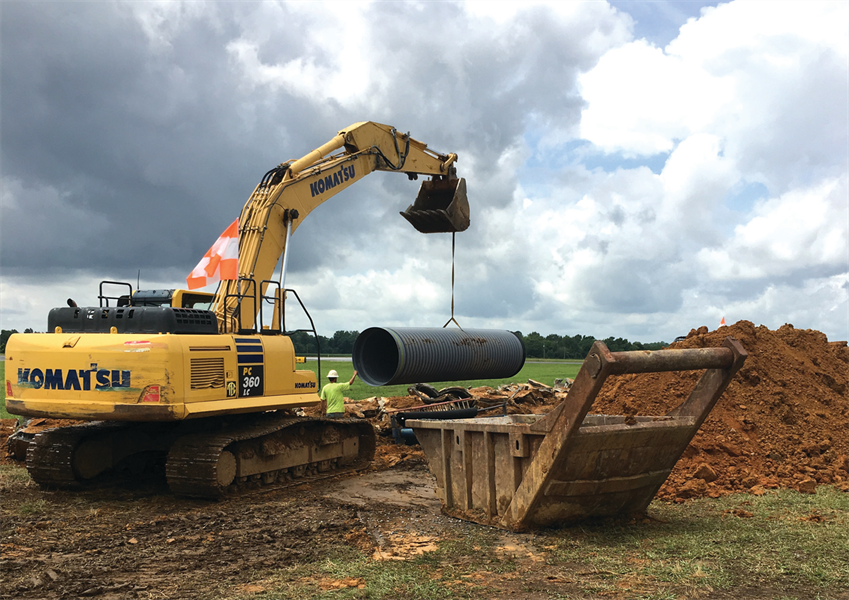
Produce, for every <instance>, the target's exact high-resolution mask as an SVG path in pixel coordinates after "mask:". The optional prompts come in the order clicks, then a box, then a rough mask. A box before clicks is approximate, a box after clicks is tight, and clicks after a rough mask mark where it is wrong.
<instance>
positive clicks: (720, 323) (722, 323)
mask: <svg viewBox="0 0 849 600" xmlns="http://www.w3.org/2000/svg"><path fill="white" fill-rule="evenodd" d="M719 326H720V327H725V317H724V316H723V317H722V320H721V321H720V322H719Z"/></svg>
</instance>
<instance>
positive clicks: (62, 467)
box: [26, 421, 128, 488]
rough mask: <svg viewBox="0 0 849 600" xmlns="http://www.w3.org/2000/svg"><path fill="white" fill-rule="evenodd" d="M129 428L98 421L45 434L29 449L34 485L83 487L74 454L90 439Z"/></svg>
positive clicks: (28, 461)
mask: <svg viewBox="0 0 849 600" xmlns="http://www.w3.org/2000/svg"><path fill="white" fill-rule="evenodd" d="M127 426H128V424H127V423H115V422H112V423H106V422H104V421H95V422H92V423H84V424H82V425H71V426H67V427H59V428H57V429H47V430H45V431H41V432H39V433H37V434H36V435H35V437H34V438H33V439H32V441H31V442H30V443H29V447H28V448H27V459H26V460H27V471H28V472H29V474H30V477H32V479H33V481H35V482H36V483H38V484H39V485H41V486H44V487H59V488H76V487H80V486H81V485H82V483H83V482H82V481H81V480H80V478H79V476H78V472H77V468H76V466H75V464H74V453H75V451H76V450H77V448H78V447H79V445H80V443H81V442H82V441H83V440H84V439H86V438H88V437H90V436H94V435H98V434H101V433H106V432H111V431H117V430H120V429H122V428H126V427H127Z"/></svg>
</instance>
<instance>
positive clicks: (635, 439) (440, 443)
mask: <svg viewBox="0 0 849 600" xmlns="http://www.w3.org/2000/svg"><path fill="white" fill-rule="evenodd" d="M746 356H747V354H746V351H745V350H744V349H743V347H742V346H741V345H740V343H739V342H738V341H737V340H735V339H733V338H730V337H729V338H727V339H726V340H725V343H724V345H723V347H721V348H698V349H684V350H661V351H656V352H650V351H638V352H610V351H609V350H608V349H607V346H605V345H604V344H603V343H602V342H596V343H595V344H594V345H593V347H592V349H591V350H590V353H589V355H588V356H587V359H586V360H585V361H584V364H583V366H582V367H581V371H580V372H579V373H578V376H577V377H576V378H575V383H574V384H572V387H571V389H570V390H569V395H568V396H567V397H566V399H565V400H564V401H563V402H562V403H561V404H560V405H559V406H558V407H557V408H556V409H555V410H554V411H552V412H551V413H549V414H548V415H547V416H543V415H508V416H504V417H490V418H483V419H482V418H477V419H462V420H461V419H456V420H439V421H436V420H424V419H421V418H419V419H416V420H412V419H411V420H407V423H406V425H407V427H411V428H412V429H413V431H414V432H415V435H416V438H418V440H419V442H420V443H421V445H422V450H424V453H425V457H426V458H427V461H428V465H429V467H430V470H431V472H432V473H433V474H434V476H435V477H436V485H437V495H438V496H439V498H440V500H441V501H442V510H443V512H444V513H446V514H448V515H451V516H452V517H457V518H460V519H465V520H468V521H475V522H477V523H483V524H486V525H491V526H495V527H500V528H503V529H509V530H511V531H525V530H528V529H535V528H540V527H552V526H557V525H563V524H568V523H570V522H572V521H577V520H580V519H585V518H588V517H609V516H613V515H621V514H629V513H642V512H645V510H646V508H647V507H648V505H649V503H650V502H651V500H652V498H654V495H655V494H656V493H657V490H658V489H659V488H660V486H661V485H663V482H664V481H666V478H667V476H668V475H669V473H670V471H672V468H673V467H674V466H675V463H676V462H678V459H679V458H680V457H681V454H683V452H684V450H685V448H686V447H687V444H689V443H690V440H691V439H692V438H693V436H694V435H695V434H696V432H697V431H698V429H699V427H700V426H701V424H702V422H703V421H704V420H705V418H706V417H707V416H708V413H710V410H711V409H712V408H713V406H714V405H715V404H716V402H717V400H719V397H720V396H721V395H722V393H723V392H724V391H725V388H726V387H727V386H728V384H729V383H730V382H731V378H732V377H734V374H735V373H736V372H737V371H738V370H739V369H740V367H742V366H743V362H744V361H745V360H746ZM700 369H706V370H705V372H704V374H703V375H702V378H701V379H700V380H699V382H698V383H697V384H696V386H695V387H694V388H693V391H692V393H691V394H690V396H689V398H687V400H685V401H684V402H683V403H682V404H681V405H680V406H678V407H677V408H675V409H673V410H672V411H670V412H669V413H668V414H666V415H665V416H635V415H629V416H623V415H619V416H617V415H593V414H588V413H589V410H590V407H591V406H592V404H593V401H594V400H595V398H596V395H597V394H598V392H599V390H600V389H601V387H602V385H604V382H605V380H606V379H607V378H608V377H609V376H611V375H626V374H629V373H655V372H661V371H684V370H700Z"/></svg>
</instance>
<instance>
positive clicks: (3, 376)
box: [0, 360, 17, 419]
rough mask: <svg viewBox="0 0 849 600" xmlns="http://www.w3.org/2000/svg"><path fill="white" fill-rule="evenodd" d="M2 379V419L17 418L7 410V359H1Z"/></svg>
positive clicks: (0, 409)
mask: <svg viewBox="0 0 849 600" xmlns="http://www.w3.org/2000/svg"><path fill="white" fill-rule="evenodd" d="M0 381H2V385H0V387H2V388H3V400H0V419H15V418H17V417H15V415H10V414H9V413H8V412H6V361H5V360H0Z"/></svg>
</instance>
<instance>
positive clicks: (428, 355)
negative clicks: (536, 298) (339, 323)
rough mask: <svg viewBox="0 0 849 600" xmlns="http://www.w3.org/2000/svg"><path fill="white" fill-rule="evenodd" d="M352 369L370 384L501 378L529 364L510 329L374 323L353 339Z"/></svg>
mask: <svg viewBox="0 0 849 600" xmlns="http://www.w3.org/2000/svg"><path fill="white" fill-rule="evenodd" d="M353 361H354V368H355V369H356V370H357V371H358V372H359V376H360V379H362V380H363V381H364V382H366V383H367V384H368V385H374V386H378V385H395V384H403V383H420V382H427V381H461V380H468V379H503V378H506V377H512V376H513V375H515V374H516V373H518V372H519V370H521V368H522V365H524V364H525V346H524V344H522V341H521V340H520V339H519V338H518V337H516V336H515V335H513V334H512V333H510V332H509V331H501V330H497V329H466V330H465V331H463V330H461V329H453V328H452V329H443V328H425V327H392V328H390V327H371V328H369V329H366V330H365V331H363V332H362V333H361V334H360V335H359V337H357V340H356V341H355V342H354V353H353Z"/></svg>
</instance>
